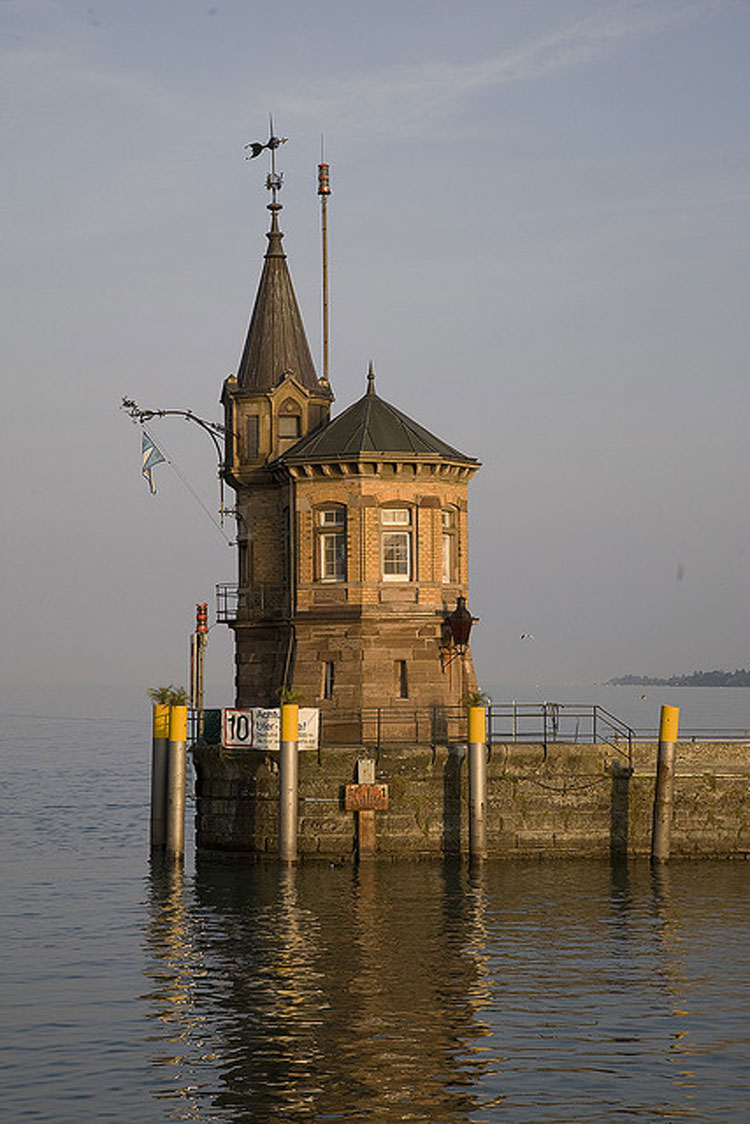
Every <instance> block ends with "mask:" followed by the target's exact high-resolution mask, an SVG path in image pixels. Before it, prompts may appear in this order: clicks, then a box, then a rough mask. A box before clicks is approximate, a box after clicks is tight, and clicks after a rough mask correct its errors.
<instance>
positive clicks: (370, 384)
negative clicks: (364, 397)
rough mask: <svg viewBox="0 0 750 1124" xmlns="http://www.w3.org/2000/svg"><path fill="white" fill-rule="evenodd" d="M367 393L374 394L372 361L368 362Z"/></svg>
mask: <svg viewBox="0 0 750 1124" xmlns="http://www.w3.org/2000/svg"><path fill="white" fill-rule="evenodd" d="M367 393H368V394H374V393H375V368H374V367H373V365H372V359H371V360H370V366H369V368H368V371H367Z"/></svg>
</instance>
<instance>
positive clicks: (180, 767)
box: [166, 706, 187, 862]
mask: <svg viewBox="0 0 750 1124" xmlns="http://www.w3.org/2000/svg"><path fill="white" fill-rule="evenodd" d="M186 759H187V707H186V706H171V707H170V708H169V743H168V745H167V840H166V850H167V858H168V859H172V861H173V862H182V860H183V859H184V858H185V765H186Z"/></svg>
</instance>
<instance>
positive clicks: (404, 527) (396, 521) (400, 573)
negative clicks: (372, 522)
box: [380, 507, 412, 582]
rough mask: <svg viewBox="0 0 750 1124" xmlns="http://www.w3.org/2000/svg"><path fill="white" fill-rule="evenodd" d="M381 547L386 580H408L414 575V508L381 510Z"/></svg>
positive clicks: (386, 508) (387, 508) (383, 572)
mask: <svg viewBox="0 0 750 1124" xmlns="http://www.w3.org/2000/svg"><path fill="white" fill-rule="evenodd" d="M380 524H381V529H380V549H381V559H382V574H383V581H384V582H408V581H411V577H412V510H411V508H410V507H384V508H383V509H382V510H381V512H380Z"/></svg>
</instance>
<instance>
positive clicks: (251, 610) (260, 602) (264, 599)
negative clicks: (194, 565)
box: [216, 582, 288, 624]
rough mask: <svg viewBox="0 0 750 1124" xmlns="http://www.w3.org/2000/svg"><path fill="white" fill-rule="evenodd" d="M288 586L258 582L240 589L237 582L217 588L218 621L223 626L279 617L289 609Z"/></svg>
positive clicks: (224, 583)
mask: <svg viewBox="0 0 750 1124" xmlns="http://www.w3.org/2000/svg"><path fill="white" fill-rule="evenodd" d="M287 596H288V595H287V589H286V586H284V585H281V584H279V583H278V582H257V583H256V584H255V585H253V586H251V587H250V589H240V587H239V586H238V585H237V583H236V582H221V583H220V584H218V585H217V586H216V620H217V621H218V622H219V623H221V624H227V623H229V622H230V621H236V620H243V619H244V618H248V617H249V618H252V617H258V616H261V617H262V616H278V615H279V614H282V613H284V612H285V611H286V609H287Z"/></svg>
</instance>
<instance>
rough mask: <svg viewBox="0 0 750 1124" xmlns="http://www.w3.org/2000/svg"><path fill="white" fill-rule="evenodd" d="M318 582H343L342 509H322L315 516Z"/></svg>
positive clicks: (343, 511) (345, 559)
mask: <svg viewBox="0 0 750 1124" xmlns="http://www.w3.org/2000/svg"><path fill="white" fill-rule="evenodd" d="M316 522H317V528H316V530H317V539H318V544H317V552H318V580H319V581H321V582H345V581H346V567H347V542H346V513H345V510H344V508H343V507H324V508H322V509H321V510H320V511H319V512H318V515H317V520H316Z"/></svg>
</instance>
